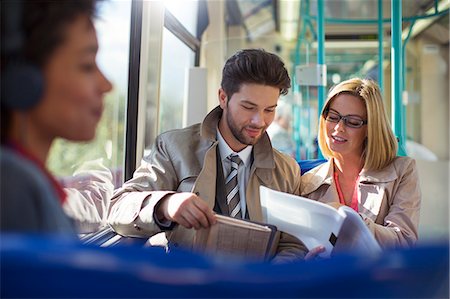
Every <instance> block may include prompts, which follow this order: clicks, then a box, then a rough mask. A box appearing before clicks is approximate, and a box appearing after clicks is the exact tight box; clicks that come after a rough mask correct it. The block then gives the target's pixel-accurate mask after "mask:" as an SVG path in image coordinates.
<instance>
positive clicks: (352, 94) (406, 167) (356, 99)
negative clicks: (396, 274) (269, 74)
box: [302, 78, 421, 248]
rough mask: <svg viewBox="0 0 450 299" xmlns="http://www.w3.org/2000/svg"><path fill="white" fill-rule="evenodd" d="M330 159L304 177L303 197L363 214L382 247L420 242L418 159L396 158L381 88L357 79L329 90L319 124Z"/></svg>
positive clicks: (410, 244) (322, 143) (326, 155)
mask: <svg viewBox="0 0 450 299" xmlns="http://www.w3.org/2000/svg"><path fill="white" fill-rule="evenodd" d="M318 139H319V146H320V149H321V150H322V153H323V155H324V156H325V157H326V158H327V159H328V162H327V163H324V164H322V165H320V166H317V167H316V168H314V169H312V170H310V171H309V172H307V173H306V174H304V175H303V177H302V185H303V189H302V195H303V196H306V197H309V198H311V199H314V200H318V201H321V202H325V203H329V204H331V205H334V206H335V207H338V206H340V205H347V206H349V207H351V208H353V209H354V210H355V211H357V212H359V214H360V215H361V217H362V218H363V220H364V221H365V222H366V224H367V226H368V227H369V229H370V230H371V231H372V232H373V234H374V236H375V239H376V240H377V241H378V242H379V244H380V245H381V247H384V248H387V247H404V246H412V245H413V244H415V242H416V241H417V238H418V234H417V227H418V225H419V212H420V202H421V192H420V188H419V178H418V173H417V169H416V164H415V161H414V160H413V159H411V158H408V157H397V140H396V138H395V136H394V134H393V132H392V129H391V127H390V125H389V121H388V118H387V115H386V111H385V108H384V105H383V100H382V97H381V93H380V89H379V87H378V86H377V85H376V83H374V82H373V81H369V80H361V79H358V78H355V79H350V80H347V81H344V82H342V83H340V84H338V85H337V86H335V87H334V88H332V89H331V91H330V93H329V95H328V99H327V101H326V102H325V105H324V107H323V109H322V114H321V117H320V123H319V136H318Z"/></svg>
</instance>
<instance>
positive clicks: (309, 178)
mask: <svg viewBox="0 0 450 299" xmlns="http://www.w3.org/2000/svg"><path fill="white" fill-rule="evenodd" d="M333 165H334V160H333V159H331V160H329V161H328V162H326V163H324V164H322V165H319V166H317V167H316V168H314V169H312V170H310V171H308V172H307V173H305V174H304V175H303V176H302V191H301V194H302V196H305V197H308V198H311V199H314V200H318V201H320V202H324V203H329V202H339V197H338V193H337V190H336V185H335V184H334V180H333V169H334V167H333ZM358 201H359V205H358V209H359V213H360V215H361V216H362V217H363V219H364V221H365V222H366V224H367V225H368V227H369V229H370V230H371V231H372V232H373V234H374V235H375V239H376V240H377V241H378V242H379V243H380V245H381V247H383V248H387V247H408V246H412V245H413V244H414V243H415V242H416V241H417V238H418V234H417V228H418V225H419V214H420V203H421V192H420V187H419V178H418V173H417V169H416V163H415V161H414V160H413V159H411V158H408V157H397V158H395V160H394V161H393V162H392V163H391V164H390V165H388V166H387V167H385V168H384V169H382V170H379V171H365V170H364V169H363V171H362V172H361V174H360V181H359V185H358Z"/></svg>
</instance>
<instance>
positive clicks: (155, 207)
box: [109, 49, 307, 262]
mask: <svg viewBox="0 0 450 299" xmlns="http://www.w3.org/2000/svg"><path fill="white" fill-rule="evenodd" d="M289 87H290V78H289V75H288V72H287V70H286V68H285V67H284V63H283V62H282V61H281V60H280V58H279V57H277V56H276V55H274V54H271V53H267V52H265V51H264V50H256V49H249V50H242V51H239V52H237V53H236V54H235V55H233V56H232V57H231V58H229V59H228V60H227V62H226V64H225V66H224V69H223V77H222V83H221V88H220V89H219V92H218V95H219V103H220V105H219V106H218V107H216V108H215V109H213V110H212V111H211V112H210V113H209V114H208V115H207V116H206V118H205V119H204V121H203V123H202V124H196V125H193V126H190V127H187V128H184V129H180V130H173V131H169V132H166V133H163V134H161V135H160V136H158V137H157V138H156V141H155V145H154V147H153V149H152V151H151V153H150V155H149V156H147V157H145V158H144V159H143V162H142V165H141V166H140V167H139V168H138V169H137V170H136V172H135V173H134V176H133V178H132V179H131V180H129V181H128V182H126V183H125V184H124V185H123V187H122V188H121V189H119V190H117V192H116V193H115V195H114V196H113V198H112V202H111V205H112V208H111V210H110V215H109V222H110V224H111V226H112V227H113V228H114V229H115V230H116V231H117V232H118V233H120V234H122V235H126V236H139V237H149V236H152V235H154V234H156V233H158V232H161V231H163V232H165V237H166V239H167V240H168V242H169V245H170V246H175V247H183V248H188V249H189V248H192V244H193V238H194V234H195V229H199V228H203V227H209V226H210V225H212V224H214V223H215V222H216V219H215V216H214V214H215V213H218V214H225V215H231V216H233V217H242V218H247V219H250V220H252V221H259V222H261V221H263V218H262V208H261V202H260V198H259V186H261V185H263V186H267V187H269V188H272V189H275V190H279V191H283V192H288V193H293V194H300V169H299V166H298V164H297V163H296V161H295V160H294V159H292V158H290V157H288V156H286V155H284V154H281V153H280V152H278V151H277V150H275V149H273V148H272V146H271V143H270V140H269V137H268V135H267V133H266V129H267V127H268V126H269V125H270V123H271V122H272V121H273V118H274V115H275V108H276V106H277V102H278V98H279V96H280V95H285V94H286V93H287V92H288V89H289ZM233 155H234V156H238V157H239V158H240V162H238V163H239V164H236V165H239V167H238V168H237V170H236V169H235V171H237V174H236V175H237V182H238V183H237V187H235V189H234V193H233V195H236V194H238V197H239V201H238V203H237V204H236V206H234V207H233V208H230V205H231V204H232V203H231V202H232V201H233V200H231V201H230V199H229V198H228V195H229V194H230V193H228V192H226V191H225V190H226V188H225V184H226V182H225V181H226V180H227V178H228V177H229V176H230V173H231V172H233V169H232V164H233V162H232V161H231V160H230V159H231V158H230V157H231V156H233ZM231 193H232V192H231ZM306 253H307V249H306V247H305V246H304V245H303V243H302V242H301V241H299V240H298V239H296V238H294V237H293V236H290V235H288V234H285V233H282V234H281V238H280V242H279V244H278V248H277V252H276V256H275V258H274V261H275V262H281V261H293V260H298V259H303V258H304V257H305V254H306Z"/></svg>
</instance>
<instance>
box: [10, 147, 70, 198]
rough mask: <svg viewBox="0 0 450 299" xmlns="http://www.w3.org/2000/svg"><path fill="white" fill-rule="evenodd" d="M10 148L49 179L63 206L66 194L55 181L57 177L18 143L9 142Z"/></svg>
mask: <svg viewBox="0 0 450 299" xmlns="http://www.w3.org/2000/svg"><path fill="white" fill-rule="evenodd" d="M6 145H7V146H8V147H9V148H11V149H12V150H14V151H15V152H16V153H17V154H19V155H20V156H22V157H24V158H25V159H27V160H29V161H31V162H32V163H33V164H35V165H36V166H37V167H38V168H39V169H40V170H41V171H42V173H43V174H44V175H45V176H46V177H47V179H48V180H49V181H50V183H51V184H52V186H53V188H54V190H55V192H56V194H57V195H58V198H59V201H60V203H61V205H62V204H64V202H65V201H66V196H67V194H66V192H64V189H63V187H62V186H61V184H60V183H59V182H58V181H57V180H56V179H55V177H54V176H53V175H52V174H51V173H50V172H49V171H48V170H47V167H45V165H44V164H43V163H42V162H41V161H40V160H39V159H38V158H37V157H36V156H34V155H33V154H31V153H30V152H29V151H27V150H26V149H25V148H23V147H22V146H21V145H19V144H18V143H17V142H14V141H9V142H7V144H6Z"/></svg>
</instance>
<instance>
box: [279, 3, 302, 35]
mask: <svg viewBox="0 0 450 299" xmlns="http://www.w3.org/2000/svg"><path fill="white" fill-rule="evenodd" d="M278 3H279V10H280V33H281V35H282V36H283V37H284V38H285V39H286V40H288V41H292V40H295V39H296V38H297V32H298V24H299V19H300V17H299V13H300V1H298V0H281V1H279V2H278Z"/></svg>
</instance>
